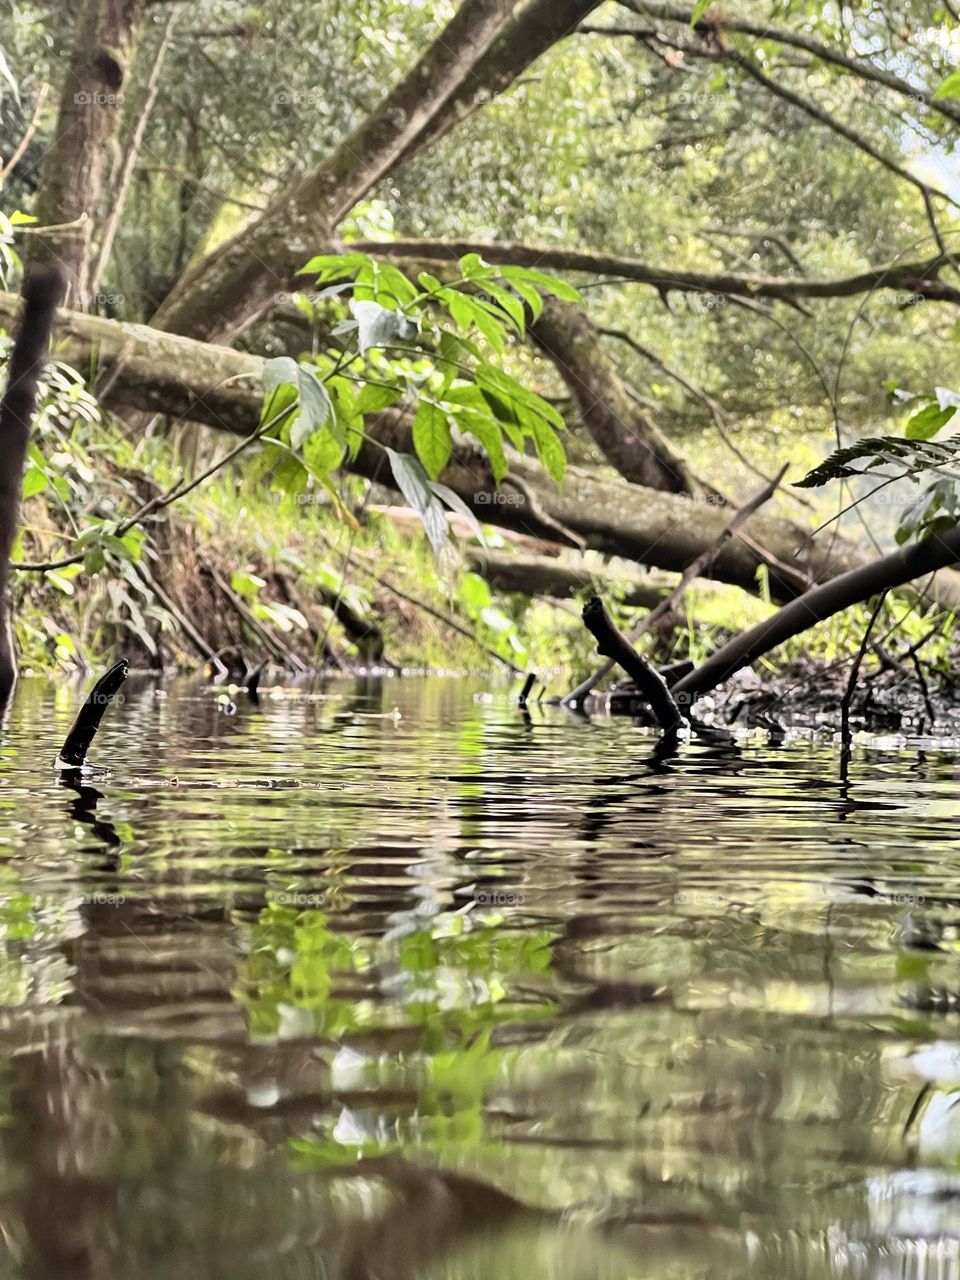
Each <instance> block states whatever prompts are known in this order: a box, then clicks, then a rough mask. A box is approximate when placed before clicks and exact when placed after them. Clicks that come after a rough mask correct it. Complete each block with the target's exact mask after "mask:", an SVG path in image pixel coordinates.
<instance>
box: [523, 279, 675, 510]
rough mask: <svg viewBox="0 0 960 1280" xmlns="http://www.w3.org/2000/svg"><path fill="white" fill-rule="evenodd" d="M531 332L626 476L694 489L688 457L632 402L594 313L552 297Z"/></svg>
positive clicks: (652, 484)
mask: <svg viewBox="0 0 960 1280" xmlns="http://www.w3.org/2000/svg"><path fill="white" fill-rule="evenodd" d="M530 333H531V336H532V337H533V338H534V340H535V342H536V343H537V345H538V346H539V347H541V348H542V349H543V351H544V352H545V353H546V354H547V355H548V356H549V357H550V359H551V360H552V361H553V363H554V364H555V365H556V366H557V369H558V370H559V372H560V375H561V377H562V378H563V380H564V382H565V383H566V384H567V386H568V388H569V389H570V394H571V395H572V396H573V400H574V403H575V404H576V406H577V408H578V410H579V411H580V420H581V422H582V423H583V426H584V427H585V428H586V430H587V432H588V433H589V435H590V436H591V437H592V438H593V440H594V442H595V443H596V445H597V447H598V448H599V449H600V451H601V453H602V454H603V456H604V457H605V458H606V459H607V461H608V462H609V463H610V465H611V466H612V467H615V468H616V470H617V471H619V472H620V474H621V475H622V476H623V478H624V479H625V480H629V481H630V482H631V483H632V484H642V485H646V486H648V487H649V488H651V489H663V490H665V491H666V492H667V493H689V492H691V490H692V489H694V485H693V484H692V483H691V480H690V476H689V474H688V472H687V468H686V466H685V464H684V463H683V461H682V459H681V458H680V457H679V456H678V455H677V454H675V453H674V452H673V451H672V450H671V448H670V446H669V444H668V443H667V441H666V440H665V439H664V438H663V436H661V434H660V432H659V431H658V430H657V428H656V427H655V426H654V424H653V422H652V421H651V419H650V418H649V417H648V416H647V415H646V414H645V413H644V412H643V410H642V409H641V408H640V406H639V405H637V404H636V403H635V402H634V401H633V400H631V398H630V395H629V393H628V392H627V389H626V387H625V386H624V385H623V382H622V381H621V378H620V374H619V372H618V371H617V366H616V364H615V363H614V361H613V360H611V358H610V357H609V356H608V355H607V353H606V351H604V350H603V347H602V346H601V344H600V335H599V334H598V333H597V330H596V328H595V327H594V324H593V322H592V321H591V320H590V319H589V317H588V316H586V315H584V313H583V312H582V311H580V310H579V309H578V308H577V307H576V306H574V305H573V304H572V303H569V302H561V301H559V300H558V299H556V298H549V299H547V300H546V301H545V303H544V307H543V314H542V315H541V316H540V318H539V320H537V322H536V324H534V325H532V326H531V328H530Z"/></svg>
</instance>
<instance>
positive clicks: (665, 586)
mask: <svg viewBox="0 0 960 1280" xmlns="http://www.w3.org/2000/svg"><path fill="white" fill-rule="evenodd" d="M465 554H466V560H467V564H468V565H469V566H470V568H471V569H472V570H473V571H474V573H478V574H479V575H480V576H481V577H482V578H484V579H485V580H486V581H487V582H488V583H489V584H490V586H491V587H493V588H494V589H495V590H497V591H506V592H509V593H513V594H516V595H523V596H550V597H552V598H553V599H555V600H569V599H571V598H572V597H573V596H576V595H579V594H581V593H582V592H585V591H598V592H603V593H604V594H605V595H611V594H615V595H617V596H618V597H619V599H620V600H621V601H622V603H623V604H625V605H628V606H629V607H630V608H634V609H655V608H656V607H657V605H658V604H661V603H662V602H663V599H664V597H665V596H667V595H669V593H670V589H671V587H673V586H674V585H675V582H676V580H675V579H673V578H668V577H657V576H655V575H653V574H650V575H648V576H646V577H643V578H638V577H635V576H632V575H629V574H618V573H614V572H613V571H612V570H610V569H607V568H595V567H594V566H593V565H584V564H580V565H577V564H571V563H570V562H569V561H566V560H554V559H551V558H550V557H548V556H522V555H510V554H508V553H506V552H499V551H491V550H490V549H489V548H486V547H472V546H471V547H467V549H466V553H465Z"/></svg>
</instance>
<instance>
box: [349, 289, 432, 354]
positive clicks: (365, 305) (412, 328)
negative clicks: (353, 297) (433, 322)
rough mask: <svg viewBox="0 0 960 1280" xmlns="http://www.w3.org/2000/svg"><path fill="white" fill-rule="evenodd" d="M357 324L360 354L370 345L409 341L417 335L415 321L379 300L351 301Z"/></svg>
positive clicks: (387, 344)
mask: <svg viewBox="0 0 960 1280" xmlns="http://www.w3.org/2000/svg"><path fill="white" fill-rule="evenodd" d="M350 310H351V311H352V312H353V314H354V316H355V317H356V320H357V325H358V335H357V336H358V342H359V347H360V353H361V355H362V354H364V353H365V352H367V351H369V350H370V348H371V347H388V346H391V345H392V344H393V343H394V342H396V341H410V340H411V339H412V338H415V337H416V335H417V323H416V321H415V320H411V319H410V317H409V316H408V315H406V313H405V312H403V311H391V310H388V309H387V308H386V307H381V305H380V303H379V302H356V301H354V302H351V303H350Z"/></svg>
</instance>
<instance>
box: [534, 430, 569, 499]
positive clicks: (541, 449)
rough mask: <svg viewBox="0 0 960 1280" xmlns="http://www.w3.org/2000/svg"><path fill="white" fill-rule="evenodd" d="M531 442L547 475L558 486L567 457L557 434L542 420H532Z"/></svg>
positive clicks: (561, 479)
mask: <svg viewBox="0 0 960 1280" xmlns="http://www.w3.org/2000/svg"><path fill="white" fill-rule="evenodd" d="M531 421H532V422H533V442H534V444H535V445H536V449H537V456H538V457H539V459H540V461H541V462H542V463H543V465H544V467H545V468H546V471H547V474H548V475H549V476H550V477H551V479H553V480H555V481H556V483H557V484H558V485H559V484H561V483H562V481H563V473H564V471H565V470H566V466H567V455H566V453H565V452H564V449H563V445H562V444H561V443H560V440H559V439H558V437H557V433H556V432H555V431H554V429H553V427H551V426H550V424H549V423H547V422H544V420H543V419H542V418H533V419H532V420H531Z"/></svg>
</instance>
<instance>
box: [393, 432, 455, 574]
mask: <svg viewBox="0 0 960 1280" xmlns="http://www.w3.org/2000/svg"><path fill="white" fill-rule="evenodd" d="M387 457H388V458H389V459H390V469H391V470H392V472H393V476H394V479H395V480H396V482H397V487H398V488H399V490H400V492H401V493H402V494H403V496H404V497H405V498H406V500H407V502H409V504H410V506H411V507H413V509H414V511H416V513H417V515H419V517H420V519H421V521H422V522H423V527H424V529H425V531H426V534H427V537H428V538H429V539H430V545H431V546H432V547H433V549H434V552H435V553H436V554H437V555H439V554H440V553H441V551H442V550H443V548H444V545H445V543H446V541H447V532H448V528H447V517H446V514H445V513H444V509H443V505H442V504H441V502H440V500H439V499H438V498H437V496H436V494H435V493H434V492H433V489H432V487H431V484H430V478H429V476H428V475H427V473H426V472H425V471H424V469H423V466H422V465H421V463H420V461H419V460H418V459H417V458H414V457H412V456H411V455H410V454H409V453H396V452H395V451H394V450H393V449H390V448H388V449H387Z"/></svg>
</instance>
